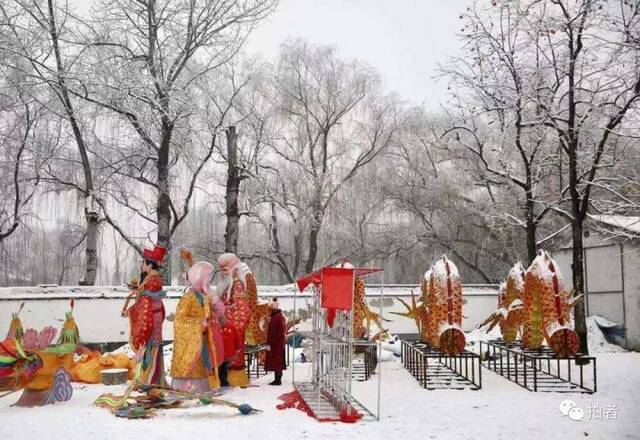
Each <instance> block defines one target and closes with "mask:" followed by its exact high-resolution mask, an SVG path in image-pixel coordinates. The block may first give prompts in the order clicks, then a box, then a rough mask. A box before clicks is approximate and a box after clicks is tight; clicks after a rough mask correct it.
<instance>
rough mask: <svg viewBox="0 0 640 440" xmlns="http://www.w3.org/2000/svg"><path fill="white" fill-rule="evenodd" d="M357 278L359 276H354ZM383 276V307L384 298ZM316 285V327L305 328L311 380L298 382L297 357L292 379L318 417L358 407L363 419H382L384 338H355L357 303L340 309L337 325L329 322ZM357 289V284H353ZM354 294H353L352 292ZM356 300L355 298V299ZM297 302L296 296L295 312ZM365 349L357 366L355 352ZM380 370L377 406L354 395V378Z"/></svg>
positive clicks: (314, 325) (314, 300)
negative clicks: (382, 356)
mask: <svg viewBox="0 0 640 440" xmlns="http://www.w3.org/2000/svg"><path fill="white" fill-rule="evenodd" d="M354 281H355V277H354ZM383 282H384V281H383V278H382V277H381V281H380V283H381V288H380V309H381V310H382V300H383V295H384V291H383V288H382V287H383ZM310 288H311V289H313V292H314V295H313V305H312V317H311V321H312V331H311V332H301V333H302V334H304V336H306V337H307V338H308V339H310V340H311V341H312V350H313V357H312V365H311V368H312V371H311V380H310V381H305V382H302V381H301V382H296V373H295V361H294V362H293V363H292V381H293V386H294V388H295V389H296V390H297V391H298V392H299V393H300V395H301V396H302V398H303V399H304V400H305V402H306V404H307V405H308V406H309V408H310V409H311V411H312V412H313V413H314V416H315V417H316V418H318V419H325V418H339V415H340V414H341V413H347V414H348V413H350V412H351V410H352V409H355V410H356V411H358V413H360V415H362V419H363V420H380V390H381V374H380V368H378V369H377V370H376V366H378V365H379V363H378V359H379V358H380V356H381V353H382V344H381V341H380V340H378V341H377V342H369V341H359V340H355V339H354V334H353V321H354V316H353V315H354V310H353V305H352V307H351V309H350V310H348V311H336V315H335V318H334V321H333V325H332V326H329V325H328V324H327V310H326V309H324V308H322V306H321V289H320V288H316V287H310ZM352 292H353V287H352ZM352 298H353V294H352ZM352 301H353V299H352ZM296 314H297V302H296V298H295V296H294V312H293V316H294V319H295V316H296ZM356 350H357V351H359V352H362V351H363V352H364V362H363V364H357V365H355V366H354V362H353V361H354V352H355V351H356ZM373 374H377V378H378V384H377V408H376V411H375V412H374V411H372V410H370V409H368V408H367V407H366V406H365V405H364V404H362V403H361V402H360V401H358V400H357V399H356V398H355V397H354V395H353V389H352V382H353V380H354V379H356V380H368V379H370V378H371V377H372V375H373Z"/></svg>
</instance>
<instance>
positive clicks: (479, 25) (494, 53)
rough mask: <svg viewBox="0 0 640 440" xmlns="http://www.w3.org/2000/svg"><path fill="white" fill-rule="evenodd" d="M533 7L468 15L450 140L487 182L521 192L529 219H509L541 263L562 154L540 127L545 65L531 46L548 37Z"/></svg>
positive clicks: (472, 10)
mask: <svg viewBox="0 0 640 440" xmlns="http://www.w3.org/2000/svg"><path fill="white" fill-rule="evenodd" d="M530 7H531V5H528V4H526V3H525V4H522V2H504V4H502V6H501V7H499V8H497V7H494V6H491V5H488V4H486V3H482V4H480V3H478V2H476V3H475V4H474V5H472V6H470V7H468V8H467V11H466V12H465V13H463V14H462V15H461V16H460V18H461V19H463V20H464V27H463V32H462V35H461V38H462V41H463V54H462V55H461V56H459V57H456V58H455V59H454V61H453V62H452V63H451V64H450V65H448V66H446V67H444V68H443V73H444V74H445V75H446V76H447V77H448V78H449V79H450V85H449V89H450V90H451V91H452V95H453V96H452V100H451V106H452V107H451V108H452V121H453V124H454V125H453V126H451V127H448V128H446V130H445V131H444V134H443V135H442V137H444V138H445V139H446V140H448V141H449V142H451V143H453V144H454V145H455V144H459V145H462V146H463V147H465V148H466V149H467V151H469V152H470V153H471V154H472V160H479V162H480V164H481V165H482V168H483V170H484V171H486V173H488V174H489V176H484V177H483V179H484V181H485V182H486V183H487V185H491V181H492V180H497V181H498V182H499V183H501V184H502V183H505V182H506V183H507V184H509V185H513V186H514V188H516V189H517V190H518V191H519V192H520V194H521V195H520V196H519V197H521V198H522V199H523V202H522V203H521V204H522V206H523V209H522V212H523V216H522V217H524V218H523V219H522V218H518V217H520V216H518V217H516V218H513V217H512V216H511V214H506V215H507V216H508V218H512V219H514V220H515V224H516V225H517V226H520V227H522V228H523V229H524V231H525V234H526V244H527V259H528V261H529V263H531V262H533V260H534V259H535V257H536V252H537V241H538V240H537V231H538V228H539V226H540V223H541V222H542V220H543V218H544V217H545V216H546V215H547V214H548V213H549V212H550V211H551V206H553V203H550V202H549V201H548V200H544V198H542V197H541V195H542V194H541V193H543V192H544V190H545V189H546V188H547V186H548V185H546V182H545V181H546V180H547V177H548V176H549V174H550V173H551V171H552V167H551V166H550V165H551V163H552V161H551V160H549V152H550V151H555V150H550V144H552V143H554V139H553V137H552V135H551V133H549V132H548V130H547V129H546V127H545V126H544V125H543V124H541V123H540V119H541V114H542V109H541V104H540V101H539V96H538V94H539V90H540V87H541V79H540V76H541V69H542V67H543V64H544V61H543V60H542V59H541V57H540V54H535V53H532V51H531V45H530V44H529V43H530V41H531V39H532V38H533V39H538V38H542V34H543V33H544V31H543V30H542V29H539V28H533V27H531V26H530V23H529V22H528V19H527V11H528V8H530ZM486 173H483V174H486Z"/></svg>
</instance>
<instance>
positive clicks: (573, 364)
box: [480, 339, 598, 393]
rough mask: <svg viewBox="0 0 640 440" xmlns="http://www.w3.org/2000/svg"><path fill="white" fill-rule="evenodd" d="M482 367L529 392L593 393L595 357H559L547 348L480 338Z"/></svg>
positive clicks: (595, 383) (596, 382)
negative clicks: (533, 347) (485, 340)
mask: <svg viewBox="0 0 640 440" xmlns="http://www.w3.org/2000/svg"><path fill="white" fill-rule="evenodd" d="M480 352H481V353H482V361H483V362H482V366H483V367H485V368H487V369H489V370H491V371H493V372H495V373H497V374H499V375H500V376H502V377H504V378H506V379H508V380H510V381H511V382H514V383H516V384H518V385H520V386H521V387H523V388H525V389H527V390H529V391H540V392H558V393H595V392H596V390H597V385H598V380H597V379H598V378H597V375H596V358H595V357H592V356H582V355H576V356H573V357H570V358H563V359H561V358H558V357H556V355H555V353H554V352H553V351H552V350H551V349H550V348H548V347H541V348H539V349H529V348H526V347H524V346H523V345H522V342H520V341H516V342H512V343H507V342H504V341H503V340H501V339H497V340H493V341H488V342H484V341H480Z"/></svg>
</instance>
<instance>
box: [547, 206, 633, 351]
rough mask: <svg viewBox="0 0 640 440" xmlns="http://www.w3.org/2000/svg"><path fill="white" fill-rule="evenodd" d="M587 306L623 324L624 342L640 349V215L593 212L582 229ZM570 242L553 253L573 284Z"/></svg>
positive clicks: (588, 309) (589, 313)
mask: <svg viewBox="0 0 640 440" xmlns="http://www.w3.org/2000/svg"><path fill="white" fill-rule="evenodd" d="M583 234H584V236H583V243H584V269H585V290H586V292H585V307H586V313H587V316H591V315H599V316H602V317H604V318H606V319H608V320H610V321H613V322H616V323H619V324H621V325H622V326H623V327H624V330H625V334H624V337H623V341H621V342H623V345H624V346H625V347H626V348H628V349H631V350H640V217H624V216H613V215H593V216H590V218H589V219H588V221H587V222H586V224H585V228H584V232H583ZM571 252H572V250H571V241H570V240H569V241H568V242H566V243H564V244H563V245H562V246H561V247H559V248H558V249H556V250H555V251H553V252H552V254H553V257H554V258H555V259H556V261H557V262H558V265H559V266H560V269H561V270H562V274H563V276H564V279H565V282H566V284H567V285H568V286H570V287H571V286H572V270H571Z"/></svg>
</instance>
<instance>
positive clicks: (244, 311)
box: [217, 253, 257, 387]
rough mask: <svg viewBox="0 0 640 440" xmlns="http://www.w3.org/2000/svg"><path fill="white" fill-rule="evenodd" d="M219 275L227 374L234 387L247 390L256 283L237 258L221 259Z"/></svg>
mask: <svg viewBox="0 0 640 440" xmlns="http://www.w3.org/2000/svg"><path fill="white" fill-rule="evenodd" d="M217 263H218V270H219V271H220V277H219V282H218V285H217V293H218V297H219V298H220V299H221V300H222V301H223V302H224V305H225V325H224V326H223V327H222V338H223V342H224V348H225V365H224V366H223V368H224V370H225V371H224V372H225V373H226V370H227V368H228V374H227V380H228V383H229V385H231V386H241V387H244V386H247V385H248V384H249V378H248V376H247V373H246V368H245V359H244V349H245V336H246V333H247V330H248V328H249V325H250V322H251V307H250V301H249V299H250V298H252V297H254V296H255V297H257V289H256V283H255V279H254V278H253V274H252V273H251V270H250V269H249V267H248V266H247V265H246V264H245V263H243V262H242V261H240V259H239V258H238V257H237V256H236V255H234V254H229V253H227V254H222V255H220V256H219V257H218V261H217Z"/></svg>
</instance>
